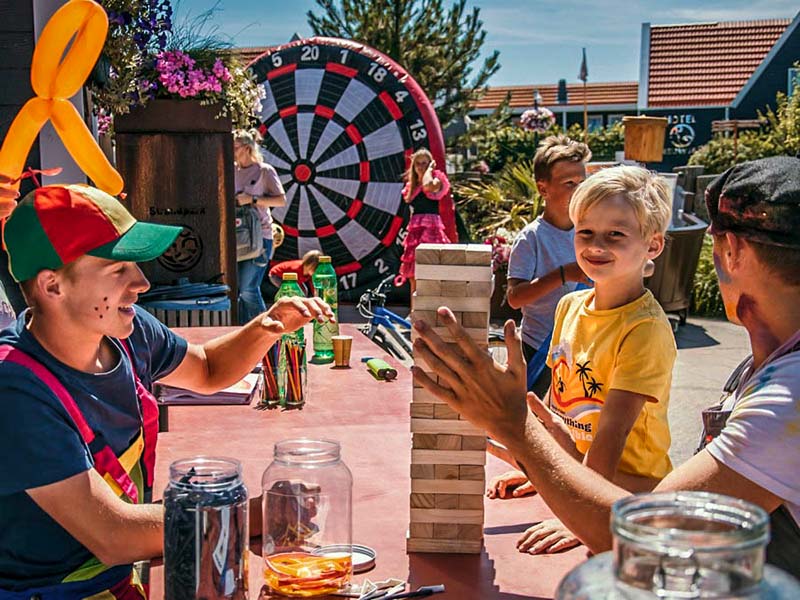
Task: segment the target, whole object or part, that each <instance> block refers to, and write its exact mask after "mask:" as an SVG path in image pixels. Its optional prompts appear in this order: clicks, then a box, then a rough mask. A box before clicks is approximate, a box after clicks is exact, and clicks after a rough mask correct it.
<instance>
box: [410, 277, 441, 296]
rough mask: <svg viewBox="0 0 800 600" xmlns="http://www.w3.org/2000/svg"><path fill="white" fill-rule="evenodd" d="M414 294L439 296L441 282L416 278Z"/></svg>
mask: <svg viewBox="0 0 800 600" xmlns="http://www.w3.org/2000/svg"><path fill="white" fill-rule="evenodd" d="M416 294H417V295H419V296H441V295H442V282H441V281H435V280H427V279H421V280H418V281H417V291H416Z"/></svg>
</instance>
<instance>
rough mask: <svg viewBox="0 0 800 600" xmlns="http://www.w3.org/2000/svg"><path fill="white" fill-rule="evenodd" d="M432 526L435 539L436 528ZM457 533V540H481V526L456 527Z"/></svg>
mask: <svg viewBox="0 0 800 600" xmlns="http://www.w3.org/2000/svg"><path fill="white" fill-rule="evenodd" d="M437 525H438V523H437V524H435V525H434V526H433V537H434V538H436V537H437V535H436V526H437ZM457 530H458V532H457V533H456V535H457V536H458V538H457V539H459V540H482V539H483V525H463V524H462V525H458V526H457Z"/></svg>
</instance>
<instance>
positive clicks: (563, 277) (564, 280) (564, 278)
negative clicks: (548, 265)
mask: <svg viewBox="0 0 800 600" xmlns="http://www.w3.org/2000/svg"><path fill="white" fill-rule="evenodd" d="M558 270H559V271H560V272H561V285H567V278H566V276H565V275H564V265H561V266H560V267H558Z"/></svg>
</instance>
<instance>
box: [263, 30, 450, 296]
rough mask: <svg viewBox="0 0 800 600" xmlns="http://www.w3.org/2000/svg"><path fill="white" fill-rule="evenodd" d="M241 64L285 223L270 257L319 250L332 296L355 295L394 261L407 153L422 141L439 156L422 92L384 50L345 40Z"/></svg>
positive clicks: (306, 43) (316, 42)
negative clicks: (261, 92) (256, 97)
mask: <svg viewBox="0 0 800 600" xmlns="http://www.w3.org/2000/svg"><path fill="white" fill-rule="evenodd" d="M250 67H251V68H252V69H253V71H254V72H255V74H256V77H257V80H258V81H259V83H261V84H263V85H264V88H265V92H266V98H265V100H264V101H263V106H264V108H263V111H262V115H261V119H262V123H261V126H260V130H261V132H262V134H263V136H264V142H263V150H264V156H265V159H266V161H267V162H269V163H270V164H271V165H272V166H274V167H275V169H276V170H277V172H278V174H279V176H280V178H281V181H282V182H283V186H284V188H285V190H286V199H287V205H286V207H283V208H278V209H274V210H273V211H272V214H273V217H274V218H275V220H276V221H277V222H279V223H281V225H282V226H283V228H284V231H285V233H286V237H285V240H284V243H283V245H281V246H280V247H279V248H278V249H277V251H276V254H275V257H274V259H275V260H277V261H281V260H290V259H294V258H297V257H298V256H302V255H303V254H304V253H305V252H307V251H308V250H312V249H318V250H321V251H322V252H323V253H324V254H328V255H330V256H331V258H332V261H333V264H334V266H335V268H336V272H337V274H338V275H339V290H340V296H341V297H342V298H343V299H354V298H357V297H358V295H359V294H360V293H361V291H362V290H363V289H364V288H365V287H368V286H369V285H370V284H373V283H375V281H376V280H378V279H381V278H383V277H385V276H386V275H388V274H390V273H396V272H397V270H398V268H399V261H400V255H401V254H402V241H403V238H404V235H405V227H406V224H407V221H408V216H409V213H408V207H407V205H406V204H405V203H404V202H403V201H402V198H401V195H400V192H401V190H402V187H403V184H402V182H401V179H402V175H403V172H404V170H405V169H406V166H407V159H408V157H409V155H410V154H411V153H412V152H413V151H414V150H415V149H417V148H419V147H423V146H424V147H427V148H429V149H430V150H431V152H432V153H433V155H434V158H435V159H436V162H437V164H438V165H440V166H443V165H444V143H443V139H442V132H441V127H440V126H439V122H438V120H437V119H436V115H435V113H434V111H433V108H432V106H431V104H430V101H429V100H428V98H427V97H426V96H425V94H424V93H423V92H422V90H421V89H420V87H419V86H418V85H417V84H416V82H415V81H414V80H413V79H412V78H411V77H410V76H409V75H408V73H406V72H405V71H404V70H403V69H402V68H401V67H399V66H398V65H397V64H396V63H395V62H393V61H392V60H391V59H389V58H388V57H386V56H384V55H383V54H381V53H380V52H378V51H376V50H374V49H372V48H369V47H367V46H364V45H363V44H357V43H354V42H350V41H346V40H340V39H333V38H310V39H305V40H298V41H295V42H292V43H290V44H287V45H285V46H280V47H277V48H274V49H272V50H270V51H268V52H267V53H265V54H263V55H261V56H260V57H259V58H258V59H256V60H255V61H254V62H253V64H251V65H250ZM451 205H452V204H451V203H450V202H448V203H447V206H451ZM445 222H446V223H448V219H447V218H446V217H445Z"/></svg>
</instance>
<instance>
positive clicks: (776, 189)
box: [706, 156, 800, 248]
mask: <svg viewBox="0 0 800 600" xmlns="http://www.w3.org/2000/svg"><path fill="white" fill-rule="evenodd" d="M706 208H708V214H709V217H710V218H711V229H710V231H711V233H715V234H722V233H725V232H728V231H729V232H731V233H735V234H736V235H739V236H741V237H743V238H746V239H749V240H753V241H754V242H761V243H762V244H770V245H773V246H784V247H787V248H800V158H792V157H790V156H772V157H770V158H762V159H759V160H752V161H749V162H745V163H742V164H740V165H736V166H734V167H731V168H730V169H728V170H727V171H725V172H724V173H723V174H722V175H720V176H719V177H717V178H716V179H715V180H714V181H712V182H711V184H710V185H709V186H708V188H707V189H706Z"/></svg>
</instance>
